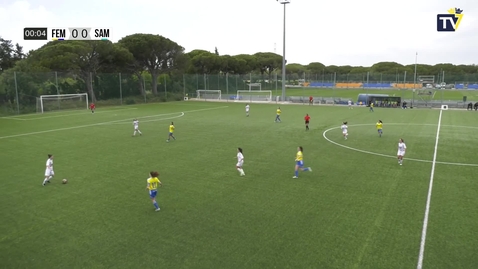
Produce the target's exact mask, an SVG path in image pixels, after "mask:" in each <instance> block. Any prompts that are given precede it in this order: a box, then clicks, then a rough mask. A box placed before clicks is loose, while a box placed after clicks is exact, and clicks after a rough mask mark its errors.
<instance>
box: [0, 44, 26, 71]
mask: <svg viewBox="0 0 478 269" xmlns="http://www.w3.org/2000/svg"><path fill="white" fill-rule="evenodd" d="M23 58H25V53H23V47H22V46H20V45H19V44H18V43H16V44H15V45H13V44H12V41H11V40H6V39H3V38H2V37H0V71H2V70H3V71H5V70H7V69H9V68H12V67H14V66H15V63H16V62H18V61H20V60H22V59H23Z"/></svg>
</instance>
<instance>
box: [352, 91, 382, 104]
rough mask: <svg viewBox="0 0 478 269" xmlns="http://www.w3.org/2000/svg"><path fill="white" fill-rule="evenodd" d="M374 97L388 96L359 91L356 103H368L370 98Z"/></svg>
mask: <svg viewBox="0 0 478 269" xmlns="http://www.w3.org/2000/svg"><path fill="white" fill-rule="evenodd" d="M374 97H388V94H368V93H361V94H359V95H358V98H357V104H358V105H367V106H368V105H369V104H370V102H371V98H374Z"/></svg>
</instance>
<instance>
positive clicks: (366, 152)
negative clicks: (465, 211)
mask: <svg viewBox="0 0 478 269" xmlns="http://www.w3.org/2000/svg"><path fill="white" fill-rule="evenodd" d="M387 125H420V126H437V125H436V124H414V123H387ZM354 126H375V124H370V123H365V124H354V125H349V127H354ZM441 127H455V128H467V129H478V127H474V126H460V125H441ZM339 128H340V126H336V127H332V128H329V129H327V130H325V131H324V132H323V133H322V136H323V137H324V139H325V140H327V142H330V143H332V144H334V145H336V146H339V147H342V148H345V149H349V150H353V151H356V152H361V153H365V154H370V155H375V156H380V157H386V158H393V159H394V158H397V156H395V155H387V154H382V153H377V152H372V151H367V150H361V149H356V148H352V147H349V146H346V145H343V144H340V143H337V142H335V141H333V140H331V139H330V138H328V137H327V133H328V132H330V131H332V130H335V129H339ZM403 159H404V160H408V161H414V162H423V163H432V162H433V161H432V160H422V159H413V158H403ZM435 163H437V164H445V165H456V166H471V167H478V164H476V163H452V162H439V161H436V162H435Z"/></svg>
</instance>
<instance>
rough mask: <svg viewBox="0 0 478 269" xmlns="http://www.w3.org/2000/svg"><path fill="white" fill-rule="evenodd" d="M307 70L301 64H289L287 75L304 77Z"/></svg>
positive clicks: (286, 69)
mask: <svg viewBox="0 0 478 269" xmlns="http://www.w3.org/2000/svg"><path fill="white" fill-rule="evenodd" d="M305 70H306V68H305V66H303V65H301V64H288V65H286V67H285V71H286V74H288V75H292V74H297V75H299V76H302V75H303V74H304V72H305Z"/></svg>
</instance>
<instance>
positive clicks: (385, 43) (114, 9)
mask: <svg viewBox="0 0 478 269" xmlns="http://www.w3.org/2000/svg"><path fill="white" fill-rule="evenodd" d="M455 7H459V8H461V9H463V10H464V11H463V14H464V17H463V20H462V22H461V24H460V27H459V29H458V31H457V32H454V33H443V32H442V33H439V32H437V31H436V15H437V14H446V13H447V10H448V9H449V8H455ZM286 23H287V27H286V29H287V42H286V56H287V57H286V58H287V61H288V63H301V64H308V63H310V62H322V63H323V64H325V65H354V66H356V65H362V66H370V65H372V64H374V63H376V62H382V61H394V62H399V63H402V64H413V63H414V62H415V52H418V62H419V63H423V64H437V63H453V64H478V1H471V0H454V1H449V0H402V1H398V2H397V1H383V0H361V1H356V0H336V1H317V0H291V4H289V5H287V22H286ZM282 25H283V6H282V5H280V4H279V3H278V2H276V1H275V0H242V1H231V0H201V1H198V0H195V1H194V0H169V1H164V0H133V1H131V0H128V1H124V0H117V1H113V0H96V1H92V0H82V1H78V0H75V1H71V0H63V1H60V0H57V1H53V0H41V1H40V0H29V1H13V0H0V36H2V37H3V38H5V39H9V40H13V42H14V43H17V42H18V43H20V45H22V46H23V47H24V48H25V51H29V50H31V49H37V48H38V47H40V46H42V45H43V44H45V42H43V41H23V33H22V32H23V28H24V27H51V28H56V27H58V28H68V27H93V28H110V29H111V30H112V36H113V38H112V41H118V40H119V39H121V38H122V37H124V36H126V35H130V34H135V33H151V34H160V35H163V36H165V37H167V38H170V39H171V40H173V41H175V42H177V43H178V44H179V45H181V46H183V47H185V48H186V51H191V50H193V49H204V50H209V51H211V52H213V51H214V48H215V47H217V48H218V50H219V53H220V54H230V55H236V54H242V53H247V54H254V53H256V52H274V51H276V53H278V54H280V55H282Z"/></svg>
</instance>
